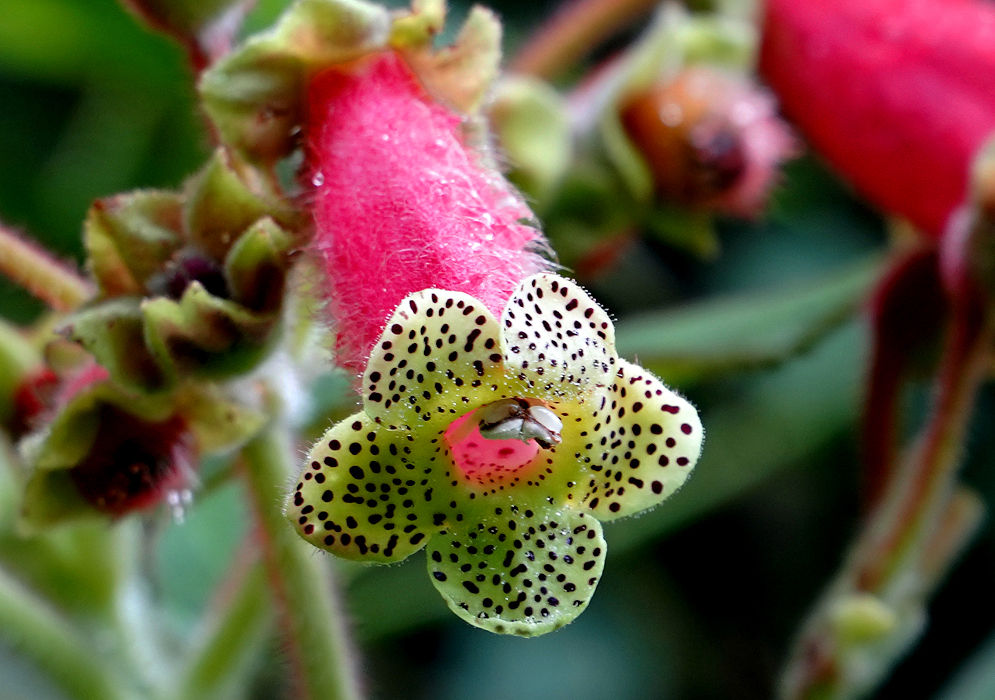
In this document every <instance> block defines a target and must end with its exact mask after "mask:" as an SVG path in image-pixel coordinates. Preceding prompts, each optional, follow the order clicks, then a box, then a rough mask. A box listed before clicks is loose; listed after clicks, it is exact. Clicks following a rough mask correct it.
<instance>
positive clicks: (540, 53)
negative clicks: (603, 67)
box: [509, 0, 656, 79]
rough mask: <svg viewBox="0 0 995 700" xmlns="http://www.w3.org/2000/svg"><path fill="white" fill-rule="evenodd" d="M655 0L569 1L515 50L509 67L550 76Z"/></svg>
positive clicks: (562, 69) (556, 74) (645, 10)
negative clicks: (516, 52) (516, 51)
mask: <svg viewBox="0 0 995 700" xmlns="http://www.w3.org/2000/svg"><path fill="white" fill-rule="evenodd" d="M655 5H656V1H655V0H572V2H567V3H565V4H564V5H562V6H561V7H560V9H559V10H558V11H557V12H556V14H554V15H553V16H552V17H551V18H549V20H547V21H546V23H545V24H544V25H543V26H541V27H540V28H539V31H537V32H536V33H535V34H533V35H532V36H531V37H530V38H529V39H528V40H527V41H526V42H525V45H524V46H522V48H521V49H519V51H518V54H517V55H516V56H515V57H514V58H513V59H512V61H511V65H510V66H509V68H510V69H511V71H513V72H516V73H526V74H530V75H536V76H539V77H541V78H546V79H552V78H555V77H556V76H558V75H559V74H560V73H562V72H563V71H565V70H566V69H567V68H568V67H570V66H571V65H572V64H573V63H575V62H576V61H577V60H579V59H580V58H582V57H583V56H584V54H586V53H587V52H588V51H590V50H591V48H592V47H594V46H596V45H597V44H598V43H600V42H601V41H602V40H604V39H605V38H606V37H609V36H611V35H612V34H613V33H614V32H616V31H618V30H619V29H621V28H622V27H624V26H626V25H627V24H629V23H630V22H632V21H633V20H635V19H636V18H637V17H639V16H640V15H642V14H645V13H646V12H648V11H649V9H650V8H652V7H653V6H655Z"/></svg>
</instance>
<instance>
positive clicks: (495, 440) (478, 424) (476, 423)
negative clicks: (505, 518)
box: [445, 398, 563, 488]
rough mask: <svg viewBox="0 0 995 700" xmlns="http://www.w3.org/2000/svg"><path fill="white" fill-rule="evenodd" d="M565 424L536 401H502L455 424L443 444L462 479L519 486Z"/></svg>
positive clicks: (502, 486) (479, 409)
mask: <svg viewBox="0 0 995 700" xmlns="http://www.w3.org/2000/svg"><path fill="white" fill-rule="evenodd" d="M562 427H563V423H562V422H561V421H560V419H559V417H558V416H557V415H556V413H554V412H553V410H552V409H551V408H550V407H549V406H547V405H546V404H545V403H543V402H542V401H540V400H538V399H523V398H514V399H501V400H500V401H494V402H493V403H489V404H487V405H486V406H482V407H480V408H478V409H477V410H476V411H473V412H471V413H468V414H466V415H465V416H463V417H461V418H458V419H457V420H455V421H453V423H452V425H450V426H449V428H448V429H447V430H446V434H445V436H446V442H447V443H448V444H449V448H450V450H451V451H452V454H453V460H454V461H455V463H456V466H457V467H458V468H459V470H460V471H461V472H462V474H463V476H465V477H466V478H468V479H470V480H471V481H475V482H477V483H478V484H479V485H481V486H494V485H497V486H499V487H500V488H504V485H505V484H506V483H508V484H510V483H517V482H518V481H519V480H520V477H521V472H522V471H523V470H524V469H525V468H526V467H528V466H530V465H532V463H533V461H534V458H535V456H536V454H538V452H539V449H540V448H542V449H550V448H551V447H553V445H557V444H559V443H560V441H561V438H560V430H561V429H562Z"/></svg>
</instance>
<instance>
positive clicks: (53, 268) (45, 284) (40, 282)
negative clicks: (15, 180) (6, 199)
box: [0, 224, 94, 311]
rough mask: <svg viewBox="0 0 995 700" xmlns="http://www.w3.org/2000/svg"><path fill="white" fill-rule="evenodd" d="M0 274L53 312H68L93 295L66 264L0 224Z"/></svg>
mask: <svg viewBox="0 0 995 700" xmlns="http://www.w3.org/2000/svg"><path fill="white" fill-rule="evenodd" d="M0 275H4V276H5V277H7V278H9V279H10V280H11V281H12V282H15V283H16V284H18V285H20V286H21V287H23V288H24V289H26V290H27V291H29V292H30V293H31V294H33V295H34V296H36V297H37V298H39V299H41V300H42V301H44V302H45V303H46V304H48V305H49V306H50V307H51V308H53V309H55V310H56V311H70V310H72V309H75V308H76V307H77V306H79V305H80V304H82V303H83V302H84V301H86V300H87V299H89V298H90V297H91V296H93V294H94V290H93V287H92V286H91V285H90V283H89V282H87V281H86V280H85V279H84V278H83V277H81V276H80V275H79V274H78V273H77V272H76V271H75V270H73V269H72V268H71V267H70V266H69V265H67V264H65V263H63V262H60V261H58V260H56V259H55V258H54V257H53V256H52V254H51V253H49V252H48V251H46V250H43V249H42V248H41V247H40V246H38V245H37V244H35V243H32V242H31V241H27V240H25V239H24V238H22V237H21V236H20V235H18V234H17V233H16V232H15V231H14V230H13V229H11V228H8V227H7V226H4V225H3V224H0Z"/></svg>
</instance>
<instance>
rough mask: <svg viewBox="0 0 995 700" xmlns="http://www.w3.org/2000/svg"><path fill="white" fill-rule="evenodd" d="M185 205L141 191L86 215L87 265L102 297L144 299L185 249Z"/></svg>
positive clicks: (102, 204) (110, 199)
mask: <svg viewBox="0 0 995 700" xmlns="http://www.w3.org/2000/svg"><path fill="white" fill-rule="evenodd" d="M182 211H183V209H182V202H181V199H180V196H179V195H178V194H175V193H173V192H160V191H156V190H138V191H136V192H131V193H128V194H122V195H117V196H115V197H108V198H107V199H101V200H98V201H97V202H96V203H95V204H94V205H93V206H92V207H91V208H90V211H89V213H88V214H87V218H86V223H85V224H84V228H83V232H84V244H85V246H86V252H87V264H88V266H89V268H90V271H91V272H92V273H93V276H94V277H95V278H96V280H97V284H98V285H99V286H100V291H101V292H102V293H103V295H104V296H110V297H114V296H122V295H126V294H141V293H142V290H143V289H144V286H145V282H146V280H148V278H149V277H151V276H152V275H153V274H155V273H156V272H157V271H159V269H160V268H161V267H162V266H163V265H164V264H165V263H166V262H167V261H168V260H169V258H170V257H171V256H172V255H173V253H175V252H176V251H177V250H178V249H179V248H180V247H181V246H182V245H183V241H182V239H181V237H180V235H179V233H178V231H179V230H180V226H181V221H182Z"/></svg>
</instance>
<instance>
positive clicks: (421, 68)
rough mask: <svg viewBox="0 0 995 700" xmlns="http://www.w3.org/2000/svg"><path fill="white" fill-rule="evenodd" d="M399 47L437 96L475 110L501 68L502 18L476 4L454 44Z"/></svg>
mask: <svg viewBox="0 0 995 700" xmlns="http://www.w3.org/2000/svg"><path fill="white" fill-rule="evenodd" d="M399 50H400V52H401V54H402V55H403V56H404V58H405V60H406V61H407V62H408V65H410V66H411V68H412V69H413V70H414V71H415V72H416V73H417V74H418V78H419V79H420V80H421V82H422V84H423V85H424V86H425V87H426V88H427V89H428V91H429V92H430V93H431V94H432V96H433V97H435V98H436V99H437V100H439V101H440V102H442V103H444V104H446V105H447V106H449V107H451V108H453V109H455V110H457V111H459V112H463V113H466V114H472V113H474V112H476V111H477V109H478V108H479V107H480V105H481V103H482V102H483V99H484V97H485V96H486V94H487V90H488V88H489V87H490V85H491V83H492V82H493V81H494V79H495V78H497V76H498V72H499V71H500V68H501V22H500V21H499V20H498V18H497V16H495V14H494V13H493V12H491V11H490V10H488V9H485V8H483V7H480V6H479V5H475V6H474V7H473V9H471V10H470V14H469V15H468V16H467V18H466V22H465V23H464V24H463V28H462V29H461V30H460V33H459V35H458V36H457V37H456V41H455V43H453V45H452V46H447V47H445V48H443V49H440V50H438V51H435V50H433V48H432V45H431V44H430V43H427V44H425V45H423V46H418V47H410V48H408V47H405V48H401V49H399Z"/></svg>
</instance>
